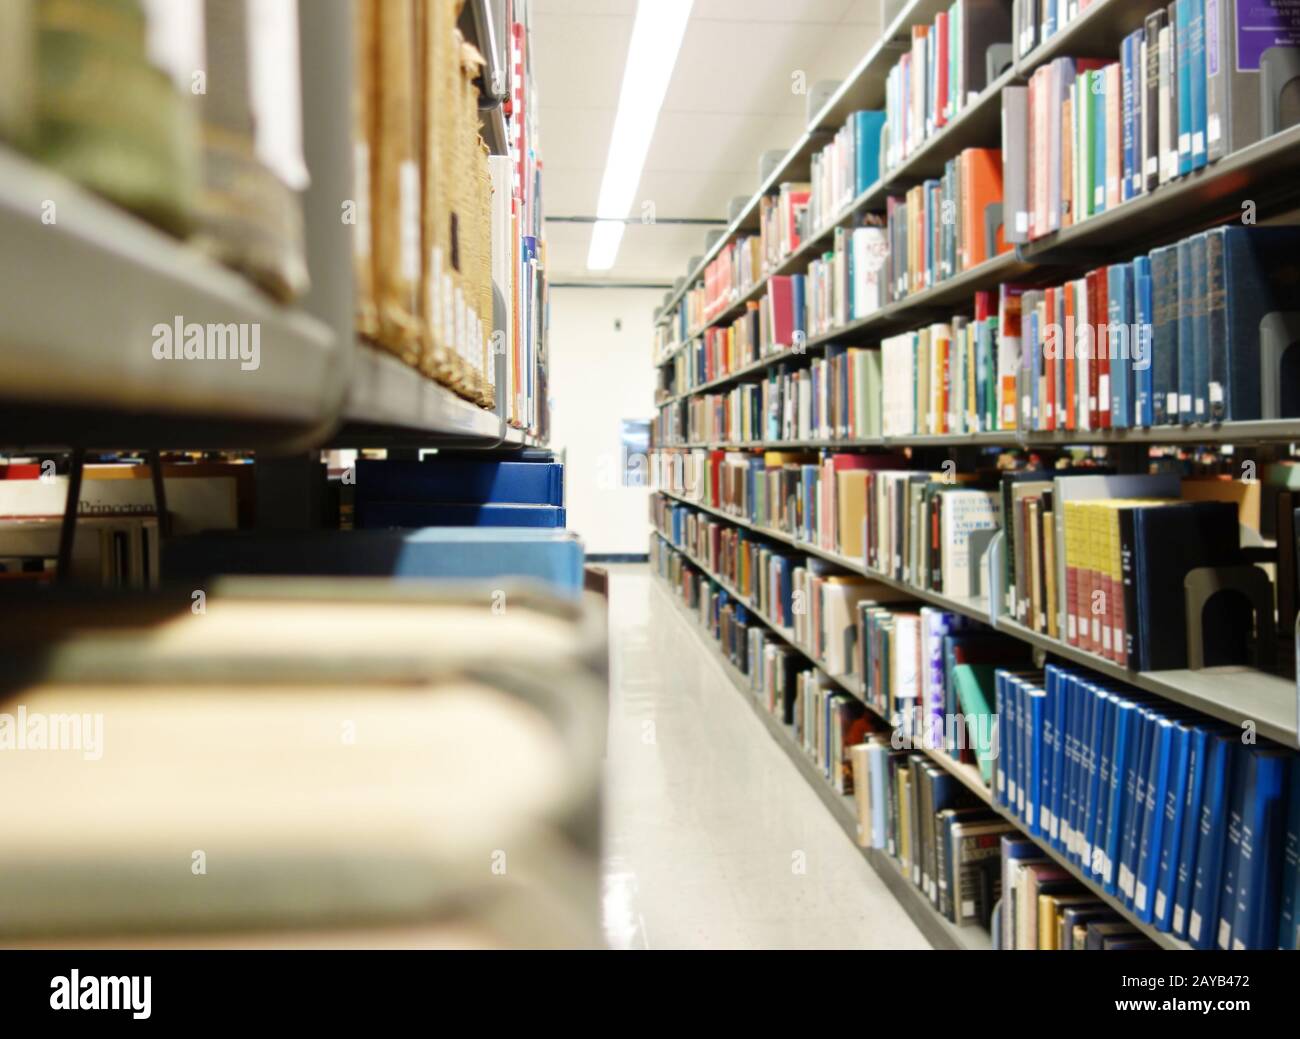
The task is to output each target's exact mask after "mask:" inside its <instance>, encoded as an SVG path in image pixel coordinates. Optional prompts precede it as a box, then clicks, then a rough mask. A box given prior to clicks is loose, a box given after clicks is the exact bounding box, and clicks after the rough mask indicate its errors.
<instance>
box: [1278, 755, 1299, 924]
mask: <svg viewBox="0 0 1300 1039" xmlns="http://www.w3.org/2000/svg"><path fill="white" fill-rule="evenodd" d="M1289 782H1290V794H1289V795H1288V796H1289V800H1288V806H1287V815H1286V837H1285V840H1284V849H1283V855H1284V857H1283V860H1282V909H1281V912H1280V918H1279V920H1278V940H1277V947H1278V948H1279V949H1295V948H1298V947H1300V762H1297V761H1296V760H1295V759H1292V761H1291V778H1290V781H1289Z"/></svg>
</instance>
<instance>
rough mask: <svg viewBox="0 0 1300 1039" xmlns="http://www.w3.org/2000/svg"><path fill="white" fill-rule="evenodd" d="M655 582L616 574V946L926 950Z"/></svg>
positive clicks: (631, 573) (612, 769)
mask: <svg viewBox="0 0 1300 1039" xmlns="http://www.w3.org/2000/svg"><path fill="white" fill-rule="evenodd" d="M652 583H655V582H654V579H653V578H652V577H651V575H650V573H649V569H648V568H647V567H644V566H642V567H632V568H627V569H620V570H619V571H617V572H614V573H612V574H611V609H610V621H611V628H610V634H611V684H610V695H611V703H610V743H609V761H608V774H607V781H606V790H607V798H606V845H607V847H606V871H605V887H606V927H607V934H608V940H609V943H610V945H611V946H612V947H614V948H648V947H650V945H651V944H652V942H653V944H654V946H655V947H659V948H918V949H924V948H929V943H928V942H926V941H925V939H924V937H923V936H922V935H921V934H920V932H919V931H918V930H917V929H916V927H915V925H914V924H913V923H912V921H911V920H910V919H909V918H908V917H907V915H906V913H905V911H904V910H903V908H902V907H901V906H900V905H899V904H898V902H897V901H896V900H895V899H894V898H893V896H892V895H891V894H890V892H889V890H888V888H887V887H886V886H885V885H884V882H883V881H882V880H881V879H880V878H879V877H878V876H877V875H876V873H875V871H874V870H872V868H871V867H870V865H869V864H868V863H867V862H866V860H865V859H864V858H863V857H862V855H861V853H860V852H859V850H858V849H857V848H856V847H855V846H854V844H853V842H852V841H851V840H850V839H849V837H848V836H847V835H846V834H845V833H844V831H843V830H842V829H841V828H840V827H839V825H838V824H837V823H836V822H835V820H834V819H833V818H832V817H831V815H830V813H829V812H828V810H827V808H826V806H825V805H824V804H823V803H822V802H821V801H820V799H819V798H818V796H817V793H816V791H814V790H813V789H812V788H811V787H810V786H809V785H808V782H807V781H806V780H805V778H804V776H803V775H802V774H801V773H800V772H799V771H798V769H797V768H796V766H795V764H794V763H793V762H792V761H791V760H790V759H789V758H788V757H787V755H786V753H785V751H784V750H783V749H782V748H781V747H780V746H779V745H778V744H777V742H776V741H775V740H774V739H773V737H772V735H771V733H770V732H769V731H768V730H767V728H766V726H764V725H763V722H762V721H761V720H760V719H759V718H758V717H757V716H756V715H755V713H754V709H753V708H752V707H751V706H750V705H749V704H747V703H745V702H744V694H743V693H742V692H741V691H740V690H739V689H737V688H736V686H735V684H734V682H733V681H732V680H731V677H730V676H729V675H728V674H727V672H726V671H725V669H724V668H723V665H722V664H721V662H720V660H719V659H718V658H717V656H716V654H714V653H713V652H711V651H710V650H709V648H708V643H707V642H705V641H704V640H705V639H707V638H708V635H707V633H706V632H704V631H703V630H702V629H700V628H699V627H698V626H697V625H696V624H695V623H694V622H693V621H692V620H691V619H690V618H689V617H688V616H687V615H686V614H685V613H684V612H683V610H682V609H681V608H680V607H679V606H678V605H677V604H676V603H674V602H673V601H672V599H671V598H670V594H669V592H668V590H667V589H666V588H664V587H663V586H662V585H661V584H660V585H659V587H657V588H655V589H653V590H652V589H651V587H650V586H651V584H652ZM669 618H671V619H669ZM688 627H689V628H691V629H693V630H691V631H687V630H686V629H687V628H688ZM625 651H627V652H625ZM742 719H743V720H742Z"/></svg>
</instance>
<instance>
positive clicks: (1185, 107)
mask: <svg viewBox="0 0 1300 1039" xmlns="http://www.w3.org/2000/svg"><path fill="white" fill-rule="evenodd" d="M1191 36H1192V0H1174V47H1175V50H1176V51H1177V54H1178V175H1179V176H1183V175H1185V174H1188V173H1190V172H1191V171H1192V61H1191V56H1192V39H1191Z"/></svg>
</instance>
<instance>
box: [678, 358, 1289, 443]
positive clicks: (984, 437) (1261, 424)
mask: <svg viewBox="0 0 1300 1039" xmlns="http://www.w3.org/2000/svg"><path fill="white" fill-rule="evenodd" d="M735 374H736V375H737V376H743V375H745V374H749V373H747V372H745V371H743V370H742V371H741V372H738V373H735ZM724 381H730V380H718V381H717V382H716V383H715V384H714V385H715V386H721V385H723V384H724ZM706 389H707V387H703V386H702V387H699V388H698V389H695V390H690V391H687V392H686V393H684V394H681V395H680V396H678V397H671V398H668V399H667V400H663V401H660V402H659V403H658V404H656V405H655V407H656V408H665V407H668V406H669V405H671V404H675V403H677V402H678V401H680V400H683V399H685V398H687V397H690V396H693V395H695V394H698V393H703V392H705V391H706ZM1293 441H1300V418H1284V419H1251V420H1248V421H1242V422H1224V423H1221V424H1219V425H1216V426H1149V427H1141V426H1139V427H1134V428H1132V429H1092V430H1088V429H1083V430H1064V429H1062V430H1040V431H1034V432H1023V433H1018V432H1016V431H1015V430H988V431H983V432H979V433H911V434H899V435H897V436H879V437H843V438H840V439H835V438H832V439H821V438H814V439H811V440H750V441H730V440H694V441H687V442H685V443H680V444H655V445H654V450H657V451H689V450H693V449H705V450H710V449H711V450H723V451H745V450H761V451H791V450H798V449H804V448H809V449H817V448H825V449H827V450H830V451H836V450H839V451H852V450H854V449H860V448H890V447H1010V448H1015V447H1039V448H1050V447H1071V446H1078V447H1106V446H1108V445H1109V446H1121V445H1124V444H1146V445H1149V446H1153V447H1161V446H1172V445H1177V444H1220V445H1230V444H1267V443H1290V442H1293Z"/></svg>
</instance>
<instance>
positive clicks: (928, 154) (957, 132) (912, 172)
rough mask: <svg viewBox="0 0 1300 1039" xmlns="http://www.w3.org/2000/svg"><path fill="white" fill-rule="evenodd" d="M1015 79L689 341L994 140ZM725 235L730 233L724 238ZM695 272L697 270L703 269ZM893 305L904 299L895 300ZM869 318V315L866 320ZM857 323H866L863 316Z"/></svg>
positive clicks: (1004, 79) (1003, 81)
mask: <svg viewBox="0 0 1300 1039" xmlns="http://www.w3.org/2000/svg"><path fill="white" fill-rule="evenodd" d="M1015 78H1016V73H1015V70H1014V69H1010V68H1008V69H1007V70H1006V71H1004V72H1003V73H1002V75H1001V76H999V77H998V79H997V80H996V81H995V82H994V83H992V84H990V85H989V86H988V87H986V88H985V89H984V90H983V91H982V92H981V93H980V95H979V96H978V97H977V98H975V99H974V100H973V101H972V102H971V103H970V104H969V105H968V106H967V107H966V108H964V109H963V110H962V111H961V112H959V113H958V114H957V116H956V117H954V118H953V119H952V121H951V122H949V123H948V125H947V126H945V127H944V128H943V129H941V130H939V131H938V132H936V133H935V134H934V135H933V136H931V137H929V138H928V139H927V140H926V141H925V142H924V143H923V144H922V145H921V146H920V148H919V149H918V150H917V151H916V153H915V154H913V155H911V156H909V157H908V158H907V159H905V160H904V161H903V162H902V163H900V164H899V165H898V166H896V167H895V168H894V169H892V170H889V171H888V172H887V173H884V174H883V175H882V176H881V178H880V179H879V180H878V181H876V183H874V184H873V185H871V187H869V188H867V189H866V190H865V191H863V192H862V193H860V194H859V195H858V196H857V197H856V198H855V199H854V200H853V201H852V202H851V203H849V205H847V206H846V207H845V208H844V209H843V210H841V212H840V213H839V214H837V215H836V216H835V217H834V218H832V219H831V220H829V221H827V222H826V224H825V225H824V226H823V227H821V228H819V229H818V230H817V231H815V232H814V233H813V234H812V235H811V236H810V237H808V238H807V239H805V240H804V241H803V242H802V243H801V244H800V245H799V247H798V248H797V249H795V250H794V251H793V252H791V253H790V254H789V255H788V256H786V257H784V258H783V259H782V260H781V262H780V263H779V264H777V265H776V266H775V267H774V268H772V269H771V270H770V271H768V272H766V273H765V274H764V275H763V277H762V278H760V279H759V280H758V281H757V282H756V283H755V284H754V285H753V286H752V287H751V288H750V289H749V290H748V291H747V292H745V293H744V294H743V295H741V296H739V297H738V298H737V299H736V300H734V301H733V302H731V303H730V304H729V305H728V306H727V307H726V308H724V309H722V310H720V311H719V312H718V313H716V314H714V315H713V316H712V317H710V318H709V319H708V320H707V321H706V322H705V323H704V324H703V325H702V326H700V327H699V328H697V329H694V330H693V331H692V332H691V337H692V338H694V337H696V336H699V335H701V334H703V332H704V330H705V329H706V328H709V327H711V326H713V325H718V324H722V323H725V322H726V321H728V320H731V319H734V318H736V317H739V316H740V315H741V314H742V313H744V310H745V306H746V304H748V303H750V302H753V301H756V300H758V299H760V298H761V297H762V295H763V293H764V292H765V291H766V287H767V284H768V282H769V280H770V279H771V278H773V277H779V276H782V275H787V274H791V273H795V272H799V271H801V270H802V268H803V267H804V266H806V265H807V263H808V262H809V261H811V260H813V259H815V258H816V257H817V256H819V255H820V254H821V252H822V251H823V247H824V246H826V245H827V244H828V243H829V242H830V241H831V240H832V238H833V237H834V234H835V230H836V229H837V228H839V227H844V226H847V225H849V224H851V223H852V222H853V221H855V220H856V219H858V218H859V217H860V216H862V215H863V214H865V213H868V212H872V211H874V210H880V209H883V207H884V205H885V200H886V198H888V196H889V195H890V194H891V193H894V192H895V191H901V190H902V189H903V187H904V186H908V185H911V184H915V183H919V182H921V181H923V180H925V179H926V178H928V177H936V176H941V175H942V174H943V171H944V164H945V162H946V161H947V160H948V159H951V158H952V157H953V156H954V155H956V154H957V153H959V152H960V151H962V150H963V149H964V148H968V147H974V146H977V145H986V144H989V143H990V142H993V141H996V139H997V134H998V127H999V125H1000V121H1001V109H1000V106H999V98H1000V96H1001V91H1002V88H1003V87H1004V86H1006V85H1007V84H1008V83H1011V82H1014V80H1015ZM783 172H784V170H783ZM729 237H730V235H728V238H729ZM722 247H723V243H719V244H718V245H717V246H716V249H715V250H711V252H710V256H709V257H706V258H705V265H707V262H708V259H710V258H711V256H713V255H716V254H717V252H718V251H720V250H721V249H722ZM699 270H700V271H702V270H703V266H701V267H700V268H699ZM698 273H699V272H698V271H697V272H695V274H694V275H692V276H690V277H693V278H695V280H698ZM944 284H947V283H946V282H945V283H944ZM684 291H685V289H684V290H683V292H684ZM675 302H676V301H675V300H673V301H670V302H669V304H668V306H667V307H666V308H665V310H668V309H671V308H672V306H673V305H674V304H675ZM899 302H900V303H901V302H905V301H903V300H900V301H899ZM874 316H875V315H869V317H874ZM862 320H863V321H866V320H868V318H864V319H862ZM850 327H851V326H850ZM823 338H824V337H823ZM658 363H663V362H658Z"/></svg>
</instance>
